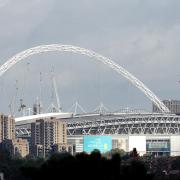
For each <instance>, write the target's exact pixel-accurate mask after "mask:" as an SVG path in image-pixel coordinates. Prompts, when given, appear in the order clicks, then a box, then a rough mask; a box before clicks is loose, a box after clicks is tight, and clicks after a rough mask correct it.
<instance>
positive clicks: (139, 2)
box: [0, 0, 180, 111]
mask: <svg viewBox="0 0 180 180" xmlns="http://www.w3.org/2000/svg"><path fill="white" fill-rule="evenodd" d="M7 2H8V1H7ZM0 3H1V1H0ZM179 7H180V2H179V1H178V0H173V1H172V0H159V1H157V0H151V1H144V0H133V1H131V0H112V1H106V0H98V1H97V0H76V1H70V0H66V1H63V0H31V1H27V0H16V1H13V0H11V1H9V2H8V3H7V4H6V5H5V6H3V7H2V8H1V9H0V23H1V26H2V27H1V29H0V53H1V58H0V59H1V63H3V62H4V61H5V60H6V59H7V58H8V57H10V56H12V55H13V54H15V53H18V52H19V51H21V50H24V49H26V48H29V47H32V46H36V45H39V44H50V43H59V42H60V43H64V44H74V45H78V46H82V47H85V48H89V49H92V50H94V51H97V52H99V53H101V54H103V55H105V56H107V57H111V58H112V59H113V60H115V61H116V62H117V63H119V64H120V65H122V66H124V67H125V68H126V69H128V70H129V71H130V72H132V73H133V74H135V75H136V76H137V77H138V78H140V79H141V80H142V81H143V82H144V83H145V84H147V85H148V87H150V89H152V90H153V91H155V92H156V93H157V95H159V96H160V97H161V98H162V99H164V98H168V99H169V98H171V97H172V98H178V94H179V86H178V85H179V84H178V83H177V81H178V78H180V73H179V45H180V38H179V32H180V28H179V27H180V13H179ZM42 61H43V62H42ZM27 62H31V73H30V76H29V77H28V87H29V88H26V94H28V96H29V97H28V96H26V101H27V102H28V104H30V105H32V103H33V101H34V99H35V97H36V96H37V94H38V93H39V85H38V78H37V77H38V76H39V72H38V71H43V73H44V74H48V73H49V72H50V69H51V68H52V66H54V67H55V71H56V76H57V83H58V85H59V93H60V95H61V100H62V104H63V105H64V106H65V107H66V108H67V107H68V106H70V104H72V103H73V101H75V100H76V99H79V101H80V102H82V104H83V105H84V106H85V107H87V109H89V110H90V109H93V106H95V105H96V104H97V103H99V102H100V101H105V104H106V105H107V106H109V107H110V109H116V108H118V107H120V106H121V107H123V106H124V107H126V106H131V107H135V108H136V107H140V108H148V109H149V110H150V109H151V103H150V102H149V101H148V100H147V99H146V98H145V97H144V95H143V94H142V93H141V92H139V91H138V90H137V89H136V88H134V87H132V86H131V85H130V84H129V83H128V82H127V81H126V80H125V79H123V78H120V77H119V76H118V75H117V74H116V73H114V72H112V71H111V70H109V69H108V68H107V67H105V66H103V65H101V64H98V63H97V62H92V61H90V59H88V58H86V57H81V56H74V55H64V53H54V54H47V55H43V56H34V57H31V58H29V59H27V60H26V61H24V63H20V64H18V65H17V66H16V67H14V68H13V69H12V70H10V71H9V73H7V74H6V75H5V76H4V77H3V78H4V81H6V80H7V82H8V84H9V85H8V84H6V83H7V82H6V83H4V84H5V85H4V87H5V88H6V89H7V90H6V94H10V95H11V96H13V94H14V85H13V83H14V81H15V79H19V83H20V84H21V85H22V84H23V77H22V73H23V72H24V70H23V68H24V69H25V67H26V63H27ZM48 76H49V75H48ZM45 78H46V79H47V82H44V85H43V87H44V96H45V101H46V106H47V105H48V103H49V101H50V98H49V97H50V93H51V92H50V91H51V90H50V86H51V85H50V83H51V82H50V80H49V79H48V78H49V77H47V75H46V77H45ZM1 81H2V80H1ZM0 83H2V82H0ZM31 87H33V88H31ZM48 96H49V97H48ZM8 101H9V100H8ZM7 104H8V102H6V100H5V98H4V100H3V102H1V103H0V107H2V109H3V110H5V111H8V108H7ZM4 106H6V108H4Z"/></svg>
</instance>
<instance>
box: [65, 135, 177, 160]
mask: <svg viewBox="0 0 180 180" xmlns="http://www.w3.org/2000/svg"><path fill="white" fill-rule="evenodd" d="M110 136H111V137H112V149H122V150H124V151H125V152H130V151H132V150H133V148H136V149H137V151H138V153H139V155H144V154H152V155H154V156H180V135H148V134H147V135H138V134H136V135H128V134H127V135H110ZM69 141H70V142H71V143H73V144H74V145H75V152H76V153H79V152H83V151H84V150H85V149H86V148H85V147H84V146H86V144H85V143H84V136H83V135H82V136H69V137H68V142H69Z"/></svg>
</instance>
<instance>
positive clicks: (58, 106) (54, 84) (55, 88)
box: [52, 76, 62, 112]
mask: <svg viewBox="0 0 180 180" xmlns="http://www.w3.org/2000/svg"><path fill="white" fill-rule="evenodd" d="M52 82H53V88H54V93H55V96H56V103H57V108H58V111H59V112H61V111H62V108H61V104H60V101H59V95H58V91H57V85H56V80H55V77H54V76H52Z"/></svg>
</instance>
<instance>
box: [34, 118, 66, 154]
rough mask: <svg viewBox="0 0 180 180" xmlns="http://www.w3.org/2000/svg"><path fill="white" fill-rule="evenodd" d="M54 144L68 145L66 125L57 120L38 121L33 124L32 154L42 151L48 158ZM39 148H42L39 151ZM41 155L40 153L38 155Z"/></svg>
mask: <svg viewBox="0 0 180 180" xmlns="http://www.w3.org/2000/svg"><path fill="white" fill-rule="evenodd" d="M54 144H67V129H66V124H65V123H63V122H61V121H60V120H58V119H56V118H46V119H40V120H36V122H33V123H31V152H32V154H34V155H35V156H37V152H39V151H41V149H42V154H43V156H47V155H48V154H49V152H50V150H51V149H52V146H53V145H54ZM39 147H42V148H40V150H39ZM38 154H39V153H38Z"/></svg>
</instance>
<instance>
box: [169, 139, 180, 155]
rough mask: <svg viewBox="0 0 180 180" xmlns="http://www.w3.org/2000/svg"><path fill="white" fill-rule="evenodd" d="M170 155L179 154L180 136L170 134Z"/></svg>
mask: <svg viewBox="0 0 180 180" xmlns="http://www.w3.org/2000/svg"><path fill="white" fill-rule="evenodd" d="M171 156H180V136H171Z"/></svg>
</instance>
